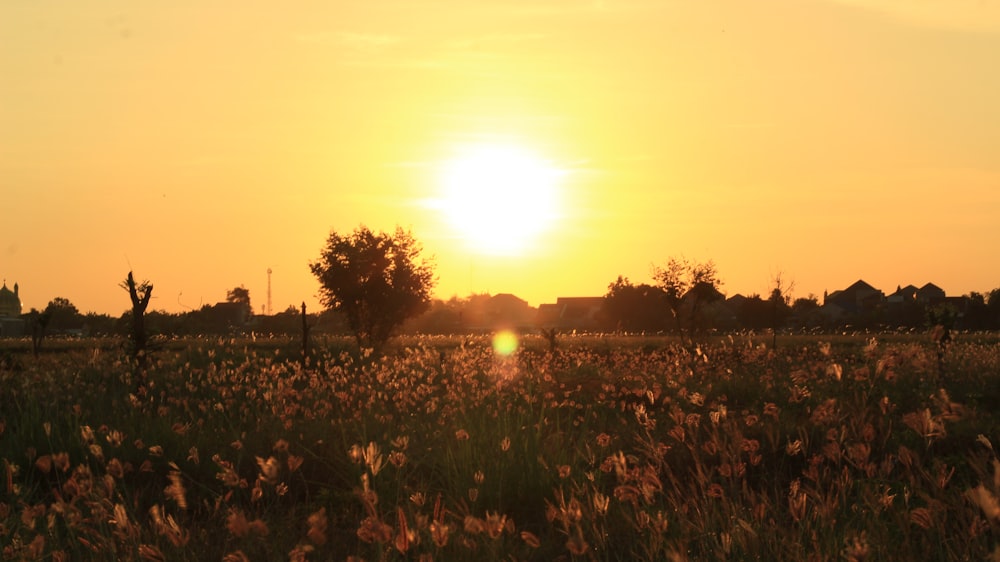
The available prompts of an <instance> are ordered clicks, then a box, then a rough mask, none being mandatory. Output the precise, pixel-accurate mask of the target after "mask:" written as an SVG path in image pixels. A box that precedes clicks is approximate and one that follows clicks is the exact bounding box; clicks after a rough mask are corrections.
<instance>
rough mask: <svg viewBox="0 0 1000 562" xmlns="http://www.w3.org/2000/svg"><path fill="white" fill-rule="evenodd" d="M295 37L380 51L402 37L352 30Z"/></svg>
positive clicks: (300, 40) (301, 34) (348, 47)
mask: <svg viewBox="0 0 1000 562" xmlns="http://www.w3.org/2000/svg"><path fill="white" fill-rule="evenodd" d="M295 39H296V40H297V41H299V42H302V43H315V44H323V45H338V46H341V47H345V48H347V49H350V50H354V51H363V52H374V51H380V50H382V49H385V48H387V47H391V46H393V45H395V44H397V43H400V42H401V41H402V40H403V39H402V37H399V36H397V35H388V34H384V33H358V32H353V31H333V32H318V33H300V34H298V35H296V36H295Z"/></svg>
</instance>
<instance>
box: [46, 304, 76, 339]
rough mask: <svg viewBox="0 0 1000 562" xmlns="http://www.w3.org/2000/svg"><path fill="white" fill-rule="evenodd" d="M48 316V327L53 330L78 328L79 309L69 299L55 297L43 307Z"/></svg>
mask: <svg viewBox="0 0 1000 562" xmlns="http://www.w3.org/2000/svg"><path fill="white" fill-rule="evenodd" d="M45 314H48V316H49V322H48V329H49V330H51V331H55V332H57V333H58V332H61V331H65V330H72V329H78V328H80V327H81V324H82V322H81V317H80V311H79V310H77V308H76V306H75V305H73V303H71V302H69V299H65V298H63V297H56V298H54V299H52V300H51V301H49V304H48V306H46V307H45Z"/></svg>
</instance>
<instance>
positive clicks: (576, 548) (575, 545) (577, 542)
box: [566, 512, 645, 556]
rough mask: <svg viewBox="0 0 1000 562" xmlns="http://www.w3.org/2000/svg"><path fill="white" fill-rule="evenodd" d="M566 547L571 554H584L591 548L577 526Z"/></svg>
mask: <svg viewBox="0 0 1000 562" xmlns="http://www.w3.org/2000/svg"><path fill="white" fill-rule="evenodd" d="M642 513H645V512H642ZM566 549H567V550H569V552H570V554H572V555H573V556H583V555H584V554H586V553H587V551H588V550H590V545H589V544H587V541H585V540H583V532H582V531H580V529H579V527H577V532H576V534H575V535H573V536H572V537H570V538H569V540H568V541H566Z"/></svg>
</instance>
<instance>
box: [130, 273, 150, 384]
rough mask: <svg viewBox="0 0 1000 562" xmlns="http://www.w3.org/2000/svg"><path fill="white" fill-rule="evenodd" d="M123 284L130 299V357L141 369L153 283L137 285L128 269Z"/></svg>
mask: <svg viewBox="0 0 1000 562" xmlns="http://www.w3.org/2000/svg"><path fill="white" fill-rule="evenodd" d="M124 286H125V288H126V289H127V290H128V295H129V297H130V298H131V299H132V357H133V358H134V359H135V360H136V363H137V364H138V365H139V368H140V369H142V368H144V367H145V365H146V322H145V314H146V307H147V306H149V299H150V297H152V296H153V285H152V284H151V283H150V282H149V281H143V282H142V283H139V284H138V285H137V284H136V282H135V278H134V277H132V272H131V271H129V272H128V277H127V278H126V279H125V284H124Z"/></svg>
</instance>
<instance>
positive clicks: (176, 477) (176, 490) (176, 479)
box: [116, 459, 187, 509]
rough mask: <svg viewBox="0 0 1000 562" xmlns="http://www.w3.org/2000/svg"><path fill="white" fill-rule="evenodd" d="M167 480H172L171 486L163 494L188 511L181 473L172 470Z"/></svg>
mask: <svg viewBox="0 0 1000 562" xmlns="http://www.w3.org/2000/svg"><path fill="white" fill-rule="evenodd" d="M116 460H117V459H116ZM167 478H168V479H169V480H170V485H169V486H167V487H166V488H165V489H164V490H163V493H164V494H166V496H167V497H168V498H170V499H172V500H174V501H175V502H176V503H177V506H178V507H180V508H181V509H187V498H185V497H184V492H185V490H184V483H183V482H181V473H180V472H179V471H177V470H171V471H170V473H169V474H168V475H167Z"/></svg>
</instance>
